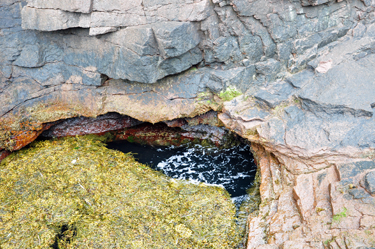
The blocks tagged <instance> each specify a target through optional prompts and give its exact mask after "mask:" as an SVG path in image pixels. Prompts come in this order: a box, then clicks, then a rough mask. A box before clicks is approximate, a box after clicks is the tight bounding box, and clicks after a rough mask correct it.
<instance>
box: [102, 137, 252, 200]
mask: <svg viewBox="0 0 375 249" xmlns="http://www.w3.org/2000/svg"><path fill="white" fill-rule="evenodd" d="M108 147H109V148H111V149H116V150H120V151H122V152H125V153H127V152H132V153H134V157H135V158H136V159H137V160H138V161H139V162H141V163H143V164H147V165H149V166H150V167H152V168H153V169H156V170H160V171H162V172H164V173H165V174H166V175H167V176H170V177H172V178H176V179H184V180H189V181H192V182H204V183H206V184H215V185H220V186H223V187H224V188H225V189H226V190H227V191H228V192H229V193H230V194H231V196H232V197H238V196H242V195H245V194H246V190H247V189H248V188H250V187H251V186H252V182H253V180H254V177H255V173H256V169H257V167H256V165H255V163H254V159H253V156H252V154H251V152H250V148H249V145H247V144H240V145H237V146H234V147H232V148H228V149H219V148H216V147H215V148H212V147H209V148H207V147H203V146H201V145H195V146H193V147H175V146H170V147H152V146H149V145H141V144H136V143H130V142H127V141H117V142H112V143H109V144H108Z"/></svg>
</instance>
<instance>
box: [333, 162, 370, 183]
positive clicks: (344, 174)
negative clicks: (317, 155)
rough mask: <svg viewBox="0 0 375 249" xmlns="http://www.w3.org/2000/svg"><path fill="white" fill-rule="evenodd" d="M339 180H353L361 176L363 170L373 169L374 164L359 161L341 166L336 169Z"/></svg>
mask: <svg viewBox="0 0 375 249" xmlns="http://www.w3.org/2000/svg"><path fill="white" fill-rule="evenodd" d="M337 168H338V170H339V173H340V178H341V179H346V178H353V177H355V176H357V175H359V174H361V173H362V172H363V171H365V170H369V169H375V162H373V161H360V162H355V163H348V164H342V165H339V166H338V167H337Z"/></svg>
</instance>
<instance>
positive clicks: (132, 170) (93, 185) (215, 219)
mask: <svg viewBox="0 0 375 249" xmlns="http://www.w3.org/2000/svg"><path fill="white" fill-rule="evenodd" d="M101 140H103V139H101ZM103 142H104V141H100V139H99V138H98V137H96V136H92V135H91V136H82V137H68V138H64V139H60V140H50V141H39V142H34V143H33V144H32V145H31V146H30V147H29V148H27V149H23V150H20V151H18V152H15V153H13V154H12V155H11V156H9V157H8V158H6V159H5V160H4V161H3V162H2V163H1V164H0V248H4V249H5V248H234V247H236V246H237V244H238V243H239V242H240V240H241V235H242V234H241V232H239V231H240V230H241V229H239V228H238V225H237V224H236V218H235V213H236V209H235V206H234V204H233V203H232V202H231V199H230V196H229V194H228V193H227V192H226V190H224V189H222V188H220V187H215V186H208V185H205V184H191V183H188V182H186V181H177V180H174V179H171V178H169V177H167V176H165V175H163V174H161V173H160V172H157V171H154V170H152V169H151V168H149V167H147V166H145V165H142V164H140V163H138V162H137V161H135V159H134V158H133V156H132V155H131V154H130V153H128V154H124V153H122V152H119V151H115V150H110V149H107V148H106V147H105V144H104V143H103Z"/></svg>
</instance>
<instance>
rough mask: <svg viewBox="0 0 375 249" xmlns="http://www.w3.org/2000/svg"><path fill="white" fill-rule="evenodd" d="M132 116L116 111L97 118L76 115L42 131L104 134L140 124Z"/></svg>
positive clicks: (49, 133) (45, 134) (51, 135)
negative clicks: (76, 116) (122, 114)
mask: <svg viewBox="0 0 375 249" xmlns="http://www.w3.org/2000/svg"><path fill="white" fill-rule="evenodd" d="M140 123H141V122H140V121H137V120H135V119H133V118H130V117H127V116H121V115H119V114H116V113H108V114H105V115H101V116H98V117H97V118H85V117H78V118H72V119H67V120H64V121H62V122H60V123H58V124H56V125H54V126H52V127H51V128H50V129H48V130H47V131H45V132H43V133H42V136H43V137H48V138H54V137H66V136H78V135H87V134H98V135H101V134H104V133H106V132H108V131H116V130H121V129H124V128H128V127H132V126H136V125H138V124H140Z"/></svg>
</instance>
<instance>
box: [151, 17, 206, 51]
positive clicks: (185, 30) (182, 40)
mask: <svg viewBox="0 0 375 249" xmlns="http://www.w3.org/2000/svg"><path fill="white" fill-rule="evenodd" d="M152 29H153V31H154V34H155V37H156V40H157V42H158V45H159V50H160V53H161V55H162V56H163V57H164V58H170V57H176V56H179V55H182V54H184V53H186V52H187V51H189V50H191V49H192V48H194V47H196V46H197V45H198V44H199V42H200V37H199V33H198V31H197V29H196V28H195V26H194V25H193V24H192V23H188V22H168V23H157V24H154V25H152Z"/></svg>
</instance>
